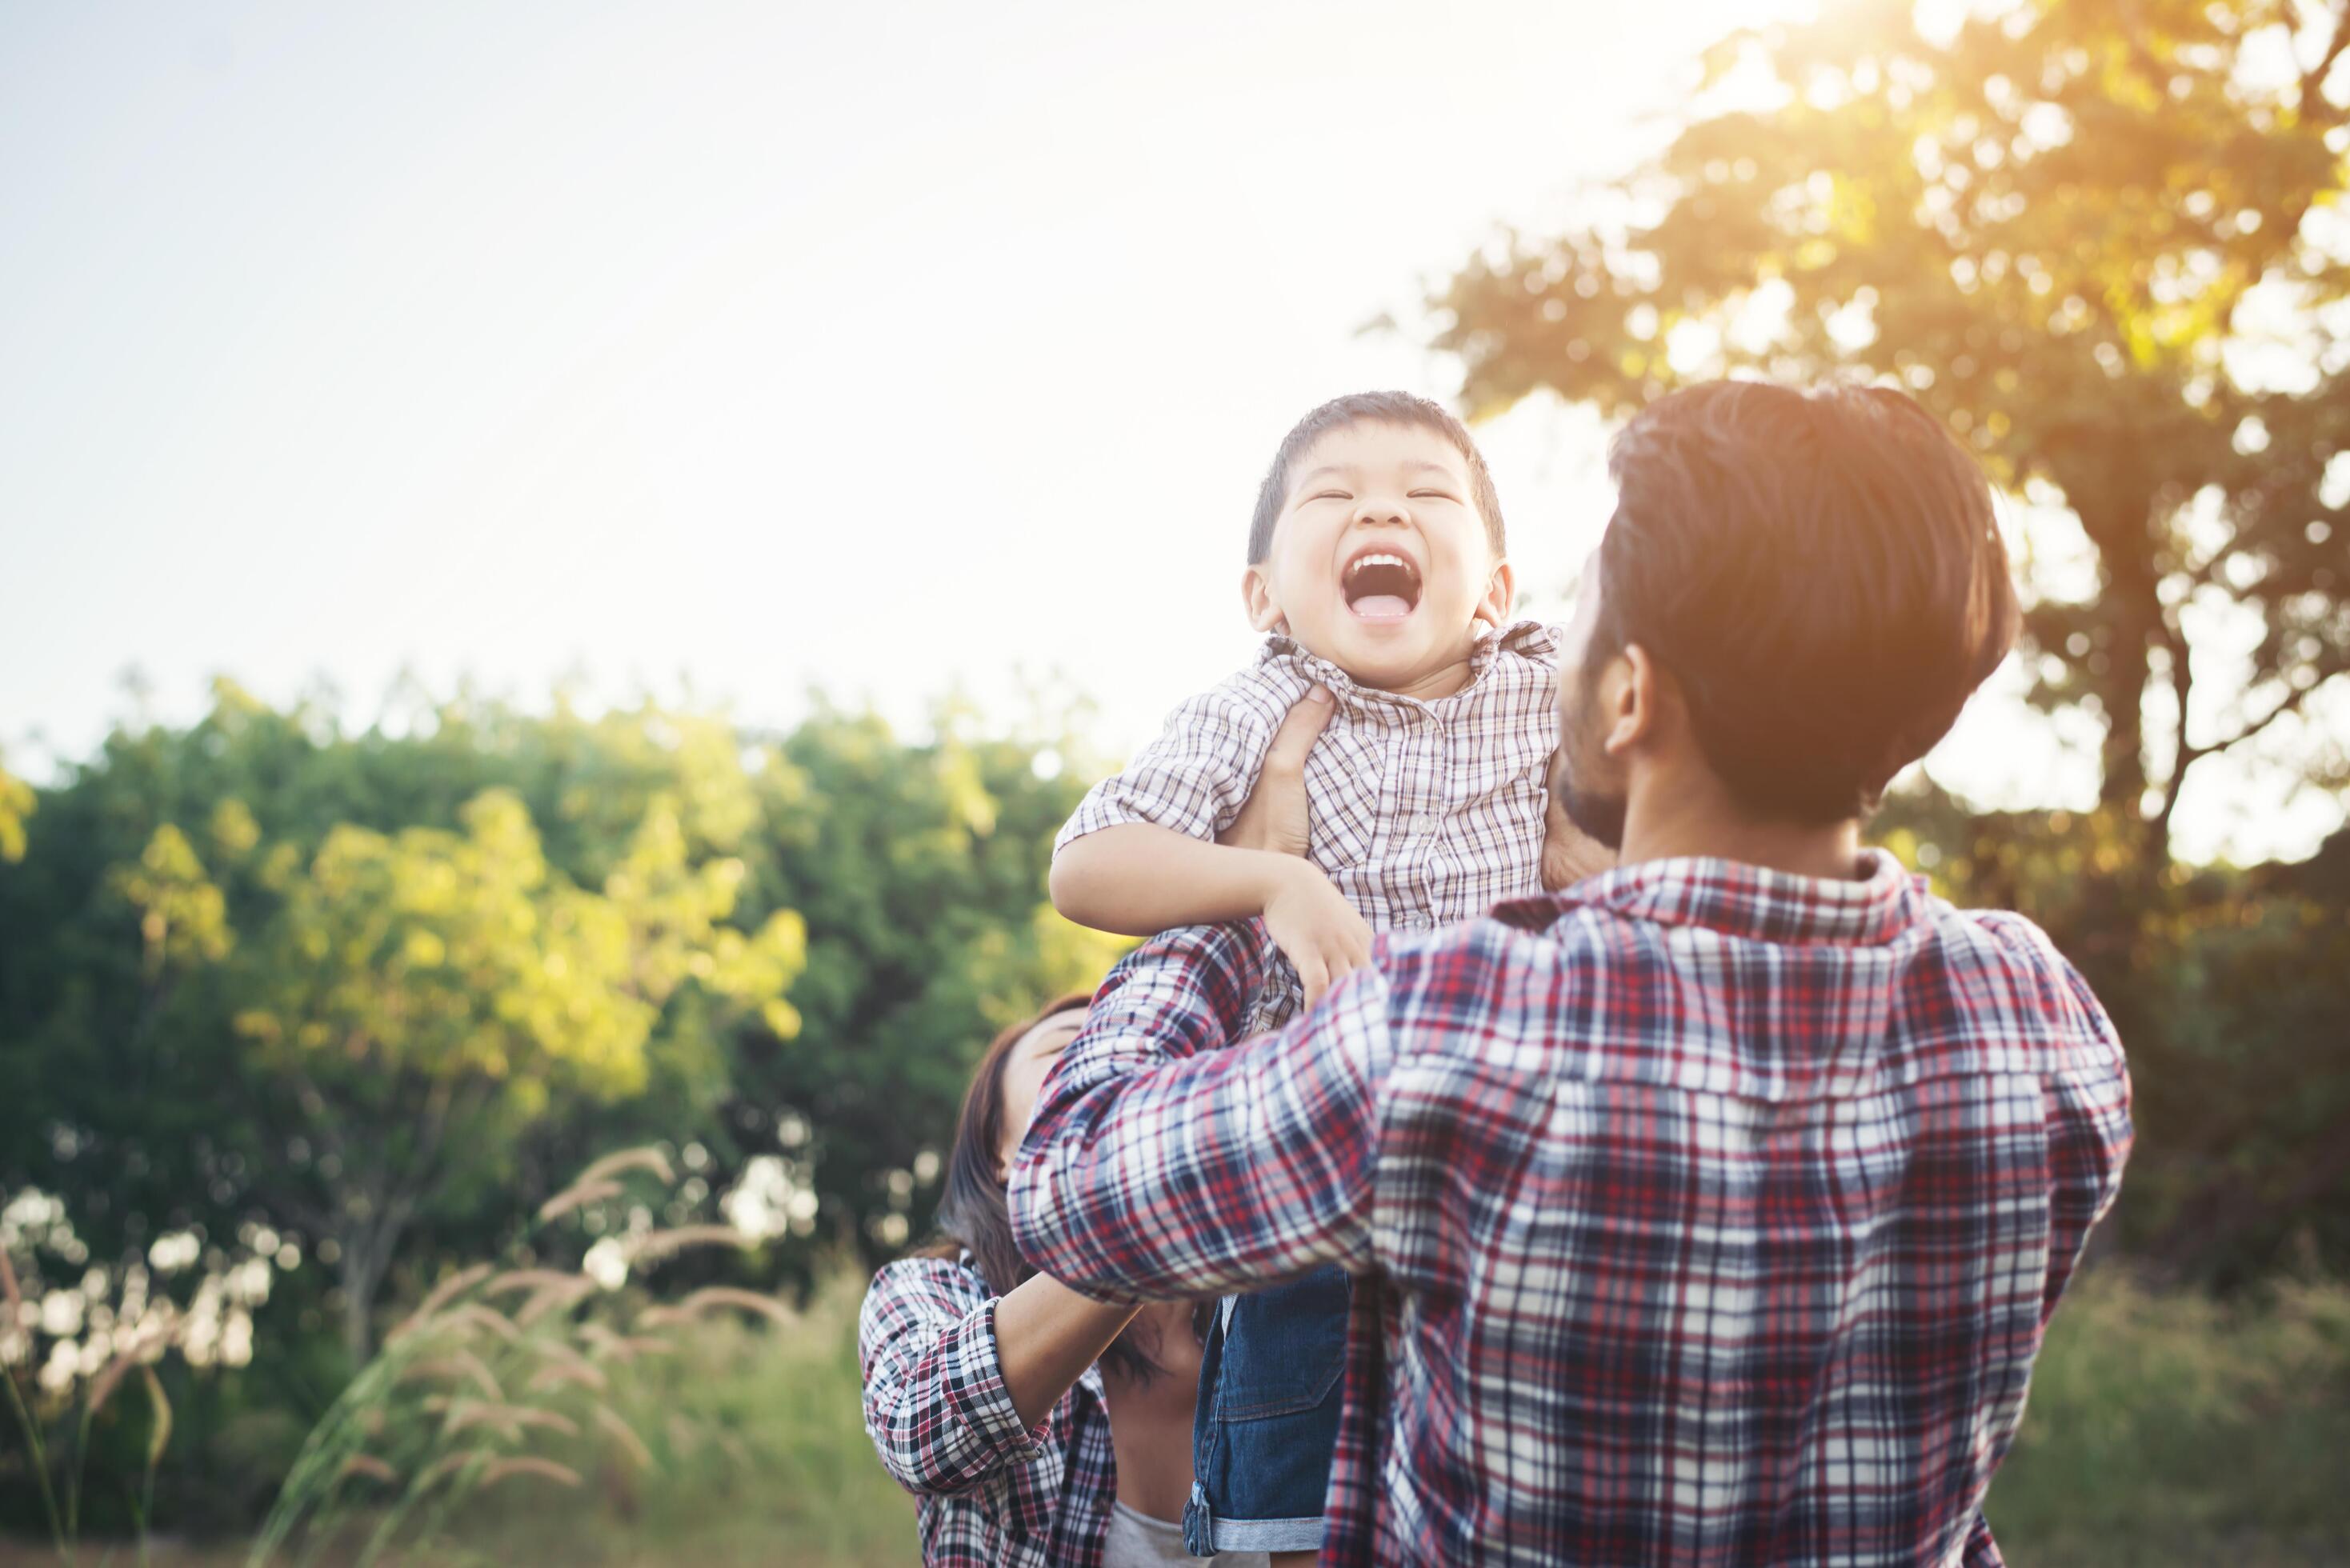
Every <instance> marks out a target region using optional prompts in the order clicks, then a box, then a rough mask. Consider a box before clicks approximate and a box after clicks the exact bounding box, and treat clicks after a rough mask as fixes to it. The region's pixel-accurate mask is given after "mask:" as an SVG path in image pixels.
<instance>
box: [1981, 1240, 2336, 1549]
mask: <svg viewBox="0 0 2350 1568" xmlns="http://www.w3.org/2000/svg"><path fill="white" fill-rule="evenodd" d="M2345 1451H2350V1289H2345V1287H2343V1286H2341V1285H2339V1284H2333V1285H2319V1284H2312V1283H2302V1282H2283V1283H2280V1284H2279V1285H2277V1286H2276V1287H2275V1288H2273V1289H2272V1290H2271V1291H2269V1292H2266V1293H2262V1294H2261V1295H2259V1296H2256V1297H2252V1298H2249V1299H2246V1300H2242V1301H2238V1302H2234V1303H2225V1304H2223V1303H2218V1302H2214V1301H2212V1300H2210V1298H2208V1297H2204V1296H2199V1295H2194V1294H2187V1293H2171V1294H2158V1293H2150V1292H2148V1291H2147V1290H2146V1289H2144V1288H2143V1287H2141V1286H2139V1285H2138V1284H2137V1283H2134V1282H2132V1281H2131V1279H2130V1278H2129V1276H2128V1275H2127V1274H2126V1273H2123V1272H2117V1271H2113V1270H2105V1271H2095V1272H2090V1273H2088V1274H2086V1275H2085V1276H2084V1277H2083V1278H2082V1280H2081V1281H2080V1282H2079V1283H2078V1284H2077V1285H2076V1286H2075V1287H2074V1290H2073V1292H2072V1293H2071V1294H2070V1296H2069V1297H2068V1298H2067V1300H2066V1301H2065V1303H2064V1307H2063V1308H2062V1309H2061V1310H2060V1311H2059V1312H2058V1313H2057V1314H2056V1317H2055V1321H2054V1323H2053V1324H2052V1325H2051V1326H2050V1329H2049V1334H2048V1344H2047V1345H2046V1347H2045V1348H2044V1349H2043V1351H2042V1353H2041V1356H2040V1362H2039V1366H2038V1367H2037V1369H2036V1370H2035V1371H2034V1372H2033V1378H2032V1403H2031V1408H2030V1410H2029V1412H2028V1413H2027V1414H2026V1416H2025V1417H2024V1421H2023V1426H2022V1430H2021V1432H2020V1433H2019V1434H2018V1437H2017V1439H2016V1445H2015V1449H2014V1450H2013V1451H2012V1453H2011V1454H2010V1455H2009V1457H2008V1460H2007V1463H2006V1465H2005V1467H2004V1468H2002V1469H2001V1471H2000V1473H1999V1477H1998V1479H1997V1480H1995V1481H1993V1483H1992V1485H1991V1497H1990V1501H1989V1502H1988V1504H1987V1505H1986V1508H1985V1510H1984V1511H1985V1512H1986V1513H1987V1514H1988V1515H1989V1517H1990V1519H1991V1529H1992V1531H1993V1532H1995V1533H1996V1534H1997V1535H1998V1537H1999V1541H2000V1544H2001V1546H2002V1548H2003V1549H2004V1550H2005V1552H2006V1554H2007V1556H2008V1559H2009V1560H2010V1561H2011V1562H2015V1563H2051V1564H2060V1565H2061V1564H2074V1563H2080V1564H2087V1563H2156V1564H2168V1563H2177V1564H2182V1565H2183V1564H2188V1563H2314V1562H2334V1561H2339V1560H2340V1559H2341V1557H2342V1556H2343V1554H2345V1553H2350V1495H2345V1492H2344V1490H2343V1488H2342V1456H2343V1454H2344V1453H2345Z"/></svg>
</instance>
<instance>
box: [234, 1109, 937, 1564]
mask: <svg viewBox="0 0 2350 1568" xmlns="http://www.w3.org/2000/svg"><path fill="white" fill-rule="evenodd" d="M672 1180H673V1175H672V1172H671V1168H670V1167H669V1164H668V1161H667V1159H666V1158H664V1157H663V1156H662V1155H661V1153H660V1151H658V1150H654V1149H644V1150H632V1151H629V1152H628V1153H626V1154H622V1155H617V1156H612V1157H608V1158H606V1159H604V1160H601V1161H598V1163H597V1164H596V1165H595V1166H592V1167H590V1168H588V1169H587V1171H585V1172H583V1173H582V1174H581V1176H580V1178H579V1179H577V1181H576V1182H574V1183H573V1184H572V1186H571V1187H570V1188H569V1189H567V1190H566V1191H565V1192H564V1193H563V1194H560V1195H558V1196H557V1197H556V1199H552V1200H550V1201H549V1202H548V1204H547V1205H546V1207H545V1208H544V1209H542V1210H540V1211H539V1214H538V1216H537V1219H536V1229H538V1230H540V1231H544V1230H545V1228H546V1227H547V1226H549V1225H553V1224H556V1223H557V1222H560V1221H562V1220H566V1219H567V1218H568V1217H571V1216H573V1215H575V1214H576V1213H577V1211H578V1210H581V1209H583V1208H586V1207H587V1206H589V1205H593V1204H598V1203H603V1202H606V1201H608V1200H611V1201H620V1202H625V1201H627V1200H628V1199H629V1197H630V1195H631V1191H632V1189H636V1188H639V1187H641V1186H644V1185H647V1184H650V1183H652V1182H658V1183H659V1184H660V1185H661V1186H664V1187H665V1186H667V1185H669V1184H670V1183H671V1181H672ZM644 1211H645V1210H644V1209H643V1207H642V1206H639V1208H638V1210H637V1212H639V1213H642V1212H644ZM745 1244H747V1238H745V1237H744V1236H743V1235H742V1234H741V1233H740V1232H738V1231H733V1230H731V1229H729V1228H727V1227H723V1226H717V1225H708V1224H702V1225H683V1226H679V1227H675V1228H672V1229H669V1230H665V1231H663V1230H652V1229H650V1228H640V1229H632V1230H631V1231H629V1232H628V1233H627V1239H626V1241H625V1243H624V1244H620V1245H619V1246H618V1248H617V1251H615V1253H614V1258H613V1259H612V1260H608V1262H610V1261H617V1262H619V1264H620V1266H621V1267H623V1268H624V1269H626V1270H627V1271H629V1272H638V1271H643V1270H650V1269H654V1268H657V1267H658V1266H659V1265H660V1264H661V1263H662V1262H666V1261H668V1260H670V1259H672V1258H674V1257H676V1256H677V1255H678V1254H680V1253H681V1252H683V1251H689V1250H693V1249H698V1248H705V1247H713V1246H742V1245H745ZM599 1245H602V1244H599ZM527 1256H528V1255H527V1254H525V1253H523V1252H521V1251H519V1250H517V1252H516V1257H517V1260H518V1261H517V1263H516V1265H515V1266H513V1267H508V1268H504V1269H500V1268H497V1267H495V1266H494V1265H493V1264H491V1263H487V1262H483V1263H476V1264H474V1265H473V1266H472V1267H469V1268H465V1269H463V1270H460V1271H458V1272H454V1273H452V1274H451V1275H450V1276H449V1277H448V1278H446V1279H445V1280H444V1281H443V1282H442V1283H441V1284H440V1285H439V1286H438V1287H437V1288H435V1289H434V1290H433V1291H432V1293H430V1294H429V1295H428V1296H427V1297H426V1298H425V1299H424V1301H423V1302H422V1303H420V1304H419V1305H418V1307H417V1308H416V1310H415V1311H414V1312H413V1313H412V1314H410V1316H409V1318H408V1319H407V1320H406V1321H405V1322H403V1323H402V1324H400V1326H399V1327H398V1328H396V1329H394V1330H393V1331H392V1333H391V1334H389V1335H388V1336H386V1339H385V1343H384V1346H383V1349H382V1350H381V1351H380V1353H379V1354H378V1355H377V1356H376V1357H375V1359H374V1360H373V1361H371V1362H369V1365H368V1366H366V1367H365V1368H363V1369H362V1370H361V1372H360V1374H359V1376H358V1377H357V1378H356V1379H354V1380H353V1382H352V1384H351V1385H350V1386H349V1387H348V1389H347V1390H345V1392H344V1393H343V1395H342V1397H340V1398H339V1399H338V1401H337V1402H336V1404H335V1406H334V1407H333V1408H332V1409H331V1410H329V1411H328V1414H327V1416H326V1417H325V1418H324V1419H323V1420H322V1421H321V1422H320V1423H319V1424H318V1426H317V1428H316V1429H315V1430H314V1431H313V1432H312V1433H311V1434H310V1437H309V1439H308V1441H307V1443H306V1444H305V1445H304V1448H303V1450H302V1453H301V1456H300V1457H299V1458H298V1459H296V1462H295V1464H294V1468H293V1469H292V1471H291V1473H290V1474H289V1475H288V1476H287V1477H286V1483H285V1486H284V1488H283V1489H282V1490H281V1492H280V1494H279V1497H278V1501H277V1504H276V1507H275V1508H274V1509H273V1510H272V1511H271V1512H270V1515H269V1518H268V1520H267V1521H265V1523H264V1526H263V1528H262V1531H261V1533H260V1536H259V1538H258V1539H257V1540H256V1541H255V1542H254V1545H253V1548H252V1551H251V1552H250V1554H249V1556H248V1558H247V1563H248V1564H249V1568H273V1565H276V1564H281V1563H321V1564H327V1563H331V1564H344V1563H348V1564H353V1565H355V1568H369V1565H370V1564H374V1563H422V1562H432V1563H441V1562H450V1563H464V1562H495V1563H521V1562H543V1563H556V1562H560V1563H624V1562H629V1563H633V1562H642V1561H648V1560H655V1561H674V1562H683V1561H688V1560H691V1561H693V1562H695V1563H698V1564H714V1563H728V1562H743V1563H773V1562H779V1561H789V1562H794V1563H809V1564H811V1565H819V1564H828V1563H894V1562H905V1561H909V1558H908V1556H907V1548H908V1547H909V1546H910V1544H911V1542H912V1511H911V1508H910V1504H909V1502H908V1501H907V1500H906V1499H905V1497H904V1496H903V1495H902V1494H901V1493H899V1490H898V1489H897V1488H896V1486H895V1485H894V1483H892V1482H891V1481H889V1479H888V1477H887V1476H886V1475H885V1474H884V1473H883V1472H882V1470H881V1469H880V1467H879V1463H878V1461H876V1459H874V1458H873V1455H872V1452H871V1449H870V1447H869V1445H868V1443H867V1442H866V1439H865V1436H864V1431H863V1428H862V1424H861V1418H860V1414H859V1402H858V1374H857V1366H856V1352H855V1344H854V1334H855V1316H856V1306H857V1302H858V1297H859V1295H860V1294H861V1290H862V1286H861V1282H858V1281H856V1280H854V1279H852V1278H849V1277H847V1276H846V1275H844V1276H841V1277H839V1278H837V1279H836V1281H835V1282H834V1284H833V1285H832V1287H831V1288H830V1289H828V1290H827V1291H826V1292H825V1293H822V1294H821V1295H820V1296H818V1297H817V1298H816V1300H815V1301H814V1302H813V1303H811V1305H810V1307H809V1309H808V1310H807V1311H806V1312H800V1311H795V1310H794V1309H792V1308H790V1307H787V1306H785V1304H783V1303H780V1302H778V1301H776V1300H775V1299H774V1298H773V1297H770V1296H767V1295H764V1294H762V1293H756V1292H752V1291H745V1290H739V1289H735V1288H733V1287H730V1286H705V1287H703V1288H702V1289H700V1290H696V1291H693V1292H691V1293H688V1294H685V1295H683V1296H682V1297H681V1298H679V1299H677V1300H673V1301H659V1300H656V1299H654V1298H652V1297H651V1296H650V1295H649V1294H648V1293H645V1292H644V1291H642V1290H641V1289H637V1288H630V1289H626V1290H622V1289H618V1288H616V1287H617V1285H618V1277H617V1276H614V1275H610V1274H607V1275H606V1277H604V1278H603V1279H601V1280H600V1281H599V1279H598V1277H596V1275H595V1274H594V1273H592V1272H590V1271H589V1269H588V1267H587V1264H586V1263H583V1265H582V1267H581V1268H580V1269H577V1270H567V1269H554V1268H547V1267H545V1266H540V1265H537V1264H536V1263H533V1262H528V1261H527ZM593 1261H594V1259H593V1250H592V1249H591V1257H590V1259H589V1262H593Z"/></svg>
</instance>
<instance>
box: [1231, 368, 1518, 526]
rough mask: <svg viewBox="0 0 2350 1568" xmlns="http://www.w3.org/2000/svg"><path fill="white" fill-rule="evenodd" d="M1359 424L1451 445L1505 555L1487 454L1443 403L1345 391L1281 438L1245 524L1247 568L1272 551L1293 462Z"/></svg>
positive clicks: (1407, 395) (1479, 510)
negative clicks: (1412, 431)
mask: <svg viewBox="0 0 2350 1568" xmlns="http://www.w3.org/2000/svg"><path fill="white" fill-rule="evenodd" d="M1361 424H1383V425H1418V426H1419V428H1420V429H1422V430H1430V431H1435V432H1436V433H1437V434H1438V435H1440V436H1442V437H1443V438H1444V439H1445V440H1446V441H1451V443H1452V445H1453V446H1454V447H1455V448H1456V449H1458V450H1459V452H1460V453H1461V457H1462V458H1463V459H1464V460H1466V461H1467V462H1468V464H1469V492H1470V493H1469V499H1470V500H1471V501H1472V502H1474V503H1475V504H1476V507H1477V515H1479V516H1480V517H1482V518H1483V519H1484V520H1485V537H1486V538H1487V539H1489V540H1491V541H1492V545H1493V554H1494V555H1496V556H1501V555H1504V554H1506V553H1507V551H1508V546H1507V545H1506V543H1505V542H1504V540H1503V535H1502V498H1501V496H1499V495H1498V494H1496V493H1494V491H1493V475H1492V471H1491V470H1490V469H1488V468H1487V467H1486V466H1485V454H1484V453H1483V452H1479V451H1478V450H1477V443H1476V441H1473V440H1471V438H1470V435H1469V427H1468V426H1466V425H1464V424H1462V423H1461V421H1459V420H1456V419H1454V418H1453V417H1452V416H1451V414H1450V413H1448V412H1446V411H1445V410H1444V408H1443V406H1442V405H1441V404H1439V403H1431V402H1430V401H1429V400H1427V399H1426V398H1417V397H1414V396H1412V394H1411V393H1409V392H1349V393H1348V394H1347V396H1345V397H1343V398H1333V399H1331V400H1329V401H1328V402H1326V403H1325V404H1323V405H1322V406H1321V407H1320V408H1318V409H1316V410H1314V411H1313V412H1312V413H1310V414H1307V415H1306V416H1305V418H1304V419H1302V420H1300V421H1297V424H1296V426H1295V428H1294V429H1293V430H1291V431H1290V432H1289V433H1288V434H1287V435H1285V436H1284V437H1282V440H1281V450H1280V451H1279V452H1274V454H1273V466H1272V467H1271V468H1270V469H1268V470H1266V471H1265V475H1264V483H1263V484H1261V485H1259V486H1258V487H1257V493H1256V517H1255V520H1254V521H1253V522H1252V523H1251V524H1250V525H1249V546H1248V548H1249V556H1248V564H1249V565H1250V566H1255V565H1256V564H1257V563H1258V562H1259V561H1262V560H1263V559H1264V558H1265V556H1268V555H1270V554H1272V552H1273V525H1274V524H1275V523H1278V522H1280V521H1281V508H1282V506H1283V504H1284V503H1286V502H1287V501H1288V499H1289V471H1290V470H1291V469H1292V468H1295V466H1296V465H1297V460H1298V459H1299V458H1301V457H1303V456H1305V452H1306V449H1307V448H1309V447H1311V446H1312V445H1313V444H1314V443H1315V441H1320V440H1321V439H1322V438H1323V437H1324V436H1326V435H1328V434H1329V433H1330V432H1331V431H1336V430H1344V429H1346V428H1347V426H1349V425H1361Z"/></svg>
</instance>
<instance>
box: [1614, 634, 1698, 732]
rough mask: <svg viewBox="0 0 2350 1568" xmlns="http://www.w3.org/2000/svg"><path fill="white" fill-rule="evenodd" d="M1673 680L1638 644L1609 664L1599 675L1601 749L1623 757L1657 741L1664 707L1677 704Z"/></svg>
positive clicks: (1625, 646)
mask: <svg viewBox="0 0 2350 1568" xmlns="http://www.w3.org/2000/svg"><path fill="white" fill-rule="evenodd" d="M1671 685H1672V677H1671V676H1669V675H1668V674H1667V673H1666V672H1665V670H1664V669H1663V667H1662V666H1660V665H1659V664H1658V662H1657V661H1656V660H1655V659H1651V658H1649V657H1648V649H1645V648H1642V647H1641V646H1640V645H1639V644H1638V643H1637V642H1631V643H1627V644H1625V645H1624V651H1623V652H1621V653H1618V654H1617V656H1616V657H1615V658H1613V659H1609V660H1608V661H1607V669H1605V670H1601V671H1600V672H1599V718H1600V722H1601V723H1602V724H1604V725H1605V726H1606V729H1605V731H1604V732H1602V734H1601V735H1600V739H1599V746H1600V749H1601V750H1602V751H1604V752H1606V753H1607V754H1608V755H1609V756H1611V757H1620V756H1622V755H1623V754H1624V753H1627V752H1628V751H1630V750H1631V749H1632V748H1633V747H1635V746H1637V745H1638V744H1640V742H1643V741H1650V740H1654V739H1655V738H1656V737H1657V734H1658V732H1659V730H1660V729H1661V728H1662V726H1663V723H1664V715H1665V704H1666V703H1667V702H1668V701H1678V700H1679V692H1678V691H1673V690H1670V688H1671Z"/></svg>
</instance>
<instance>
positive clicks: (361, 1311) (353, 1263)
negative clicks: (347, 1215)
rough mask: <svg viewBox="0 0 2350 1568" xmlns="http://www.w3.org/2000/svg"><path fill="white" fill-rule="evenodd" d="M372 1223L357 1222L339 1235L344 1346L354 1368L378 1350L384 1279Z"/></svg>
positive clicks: (366, 1361)
mask: <svg viewBox="0 0 2350 1568" xmlns="http://www.w3.org/2000/svg"><path fill="white" fill-rule="evenodd" d="M372 1229H373V1228H372V1227H370V1226H353V1227H350V1228H348V1229H347V1230H345V1231H344V1232H343V1234H342V1235H340V1236H338V1237H337V1238H336V1239H335V1240H336V1245H338V1246H339V1247H340V1248H342V1250H343V1255H342V1257H341V1259H340V1260H339V1267H340V1269H341V1272H342V1290H343V1348H344V1349H345V1350H347V1351H348V1352H349V1353H350V1357H351V1366H352V1368H353V1369H354V1370H356V1369H357V1368H359V1367H361V1366H366V1365H367V1364H368V1358H369V1356H370V1355H373V1354H374V1353H375V1293H376V1290H377V1288H378V1287H379V1286H380V1284H381V1283H382V1280H381V1278H380V1276H379V1275H378V1274H377V1272H376V1271H375V1268H374V1266H373V1264H374V1258H375V1249H374V1247H373V1246H372V1245H371V1242H372V1240H373V1238H372V1237H370V1236H369V1234H368V1232H369V1231H370V1230H372Z"/></svg>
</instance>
